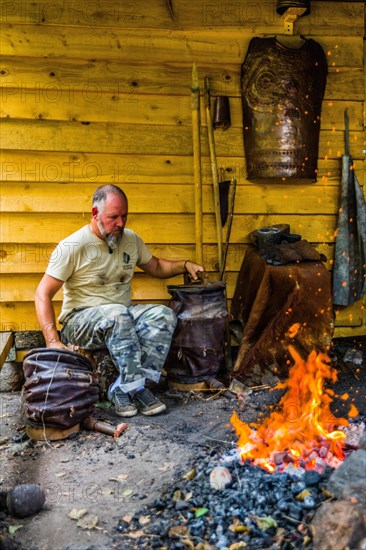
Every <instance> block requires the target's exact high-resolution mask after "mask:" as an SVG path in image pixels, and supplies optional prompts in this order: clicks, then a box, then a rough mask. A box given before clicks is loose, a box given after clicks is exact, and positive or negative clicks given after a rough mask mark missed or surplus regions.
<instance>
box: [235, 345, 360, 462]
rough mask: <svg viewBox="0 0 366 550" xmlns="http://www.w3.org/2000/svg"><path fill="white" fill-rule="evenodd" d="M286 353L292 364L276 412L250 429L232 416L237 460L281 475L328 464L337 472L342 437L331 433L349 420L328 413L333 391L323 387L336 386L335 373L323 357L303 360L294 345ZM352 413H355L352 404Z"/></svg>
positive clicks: (342, 455) (341, 455)
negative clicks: (280, 471) (325, 385)
mask: <svg viewBox="0 0 366 550" xmlns="http://www.w3.org/2000/svg"><path fill="white" fill-rule="evenodd" d="M289 352H290V354H291V356H292V358H293V360H294V364H293V366H292V367H291V369H290V373H289V377H288V379H287V380H286V381H284V382H282V383H280V384H277V386H276V389H278V388H280V389H284V390H285V392H284V394H283V396H282V398H281V400H280V402H279V405H278V408H277V409H276V410H275V411H272V413H271V414H270V416H269V417H267V418H265V419H264V421H263V422H261V423H254V424H252V425H251V426H249V425H248V424H246V423H245V422H242V421H241V420H240V419H239V417H238V415H237V414H236V412H234V413H233V415H232V417H231V423H232V425H233V427H234V429H235V432H236V434H237V435H238V436H239V440H238V446H239V450H240V455H241V458H242V460H243V461H245V460H250V461H252V462H253V463H254V464H257V465H259V466H261V467H262V468H265V469H266V470H268V471H269V472H274V471H276V470H283V469H285V468H287V467H288V466H289V464H292V465H293V466H294V467H302V468H305V469H316V470H318V471H323V470H324V468H325V466H326V465H327V464H328V465H330V466H332V467H333V468H336V467H337V466H339V464H340V463H341V461H342V460H343V459H344V451H343V449H344V440H345V438H346V434H345V433H344V431H342V430H335V426H337V427H340V426H347V425H348V420H347V419H345V418H337V417H335V416H334V415H333V413H332V412H331V410H330V404H331V402H332V400H333V397H334V392H333V390H331V389H324V382H325V380H330V381H331V382H336V380H337V373H336V371H335V370H334V369H332V367H331V364H330V359H329V357H328V356H327V355H326V354H324V353H319V354H318V353H317V352H316V351H315V350H313V351H312V352H311V353H310V355H309V357H308V358H307V360H304V359H303V358H302V357H301V356H300V354H299V353H298V352H297V351H296V350H295V348H294V347H293V346H289ZM350 413H351V416H355V415H357V414H358V411H357V409H356V407H355V406H354V405H352V406H351V411H350Z"/></svg>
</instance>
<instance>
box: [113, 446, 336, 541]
mask: <svg viewBox="0 0 366 550" xmlns="http://www.w3.org/2000/svg"><path fill="white" fill-rule="evenodd" d="M332 471H333V469H332V468H331V467H327V468H326V469H325V470H324V472H322V473H318V472H316V471H315V470H307V471H305V470H303V469H296V468H293V467H292V466H291V465H290V466H289V467H288V468H287V469H286V470H285V471H284V472H275V473H273V474H270V473H269V472H267V471H266V470H264V469H262V468H260V467H259V466H254V465H251V464H249V463H244V464H242V463H241V462H240V457H239V455H238V454H237V451H236V450H235V451H234V450H233V451H232V452H231V453H229V454H228V453H226V455H223V456H220V454H219V453H218V452H217V451H212V452H211V453H210V454H207V455H205V454H204V453H201V454H200V455H199V456H197V462H196V464H195V465H194V466H193V468H192V470H191V471H189V472H187V473H186V474H185V475H183V477H182V479H181V481H178V482H177V483H175V484H174V485H173V486H172V487H170V488H169V490H167V491H166V492H165V493H164V494H163V495H162V496H161V497H160V498H158V499H156V500H155V502H154V503H153V506H151V507H149V508H147V509H146V510H144V511H142V512H140V513H139V514H138V515H137V514H136V515H135V516H132V517H130V516H128V517H124V518H121V519H120V521H119V523H118V525H117V526H116V531H117V533H118V535H116V537H115V541H116V542H117V541H118V540H119V541H120V544H121V543H122V540H123V541H124V542H123V547H124V548H136V547H138V548H144V549H153V548H158V549H163V548H164V549H169V550H178V549H183V548H192V549H195V550H196V549H197V550H201V549H202V550H209V549H211V548H212V549H215V548H217V549H230V550H234V549H235V550H236V549H239V548H245V547H246V548H261V549H267V548H268V549H275V548H276V549H281V550H287V549H293V548H311V531H310V528H309V523H310V521H311V519H312V518H313V516H314V513H315V511H316V509H317V508H318V507H319V505H320V504H321V503H322V502H324V501H325V500H327V499H330V498H331V495H330V493H329V492H328V490H327V489H326V485H327V481H328V479H329V476H330V474H331V473H332ZM129 543H130V544H131V546H128V544H129ZM121 547H122V546H121Z"/></svg>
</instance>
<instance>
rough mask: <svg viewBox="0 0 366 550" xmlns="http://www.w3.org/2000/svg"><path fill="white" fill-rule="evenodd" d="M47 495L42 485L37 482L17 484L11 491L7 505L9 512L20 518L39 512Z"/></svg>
mask: <svg viewBox="0 0 366 550" xmlns="http://www.w3.org/2000/svg"><path fill="white" fill-rule="evenodd" d="M45 500H46V495H45V492H44V490H43V489H42V487H41V486H40V485H38V484H36V483H24V484H21V485H16V486H15V487H14V489H12V490H11V491H9V493H8V495H7V498H6V505H7V507H8V510H9V513H10V514H11V515H12V516H16V517H18V518H25V517H28V516H33V515H34V514H38V512H39V511H40V510H41V509H42V508H43V505H44V503H45Z"/></svg>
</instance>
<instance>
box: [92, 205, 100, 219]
mask: <svg viewBox="0 0 366 550" xmlns="http://www.w3.org/2000/svg"><path fill="white" fill-rule="evenodd" d="M98 214H99V212H98V207H97V206H92V216H93V218H94V219H95V220H96V219H97V217H98Z"/></svg>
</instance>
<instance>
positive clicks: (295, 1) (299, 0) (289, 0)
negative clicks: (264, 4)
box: [276, 0, 310, 16]
mask: <svg viewBox="0 0 366 550" xmlns="http://www.w3.org/2000/svg"><path fill="white" fill-rule="evenodd" d="M290 8H296V9H305V11H304V13H302V14H301V15H302V16H304V15H309V13H310V0H278V1H277V6H276V12H277V13H278V14H279V15H283V14H284V13H285V12H286V11H287V10H288V9H290Z"/></svg>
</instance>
